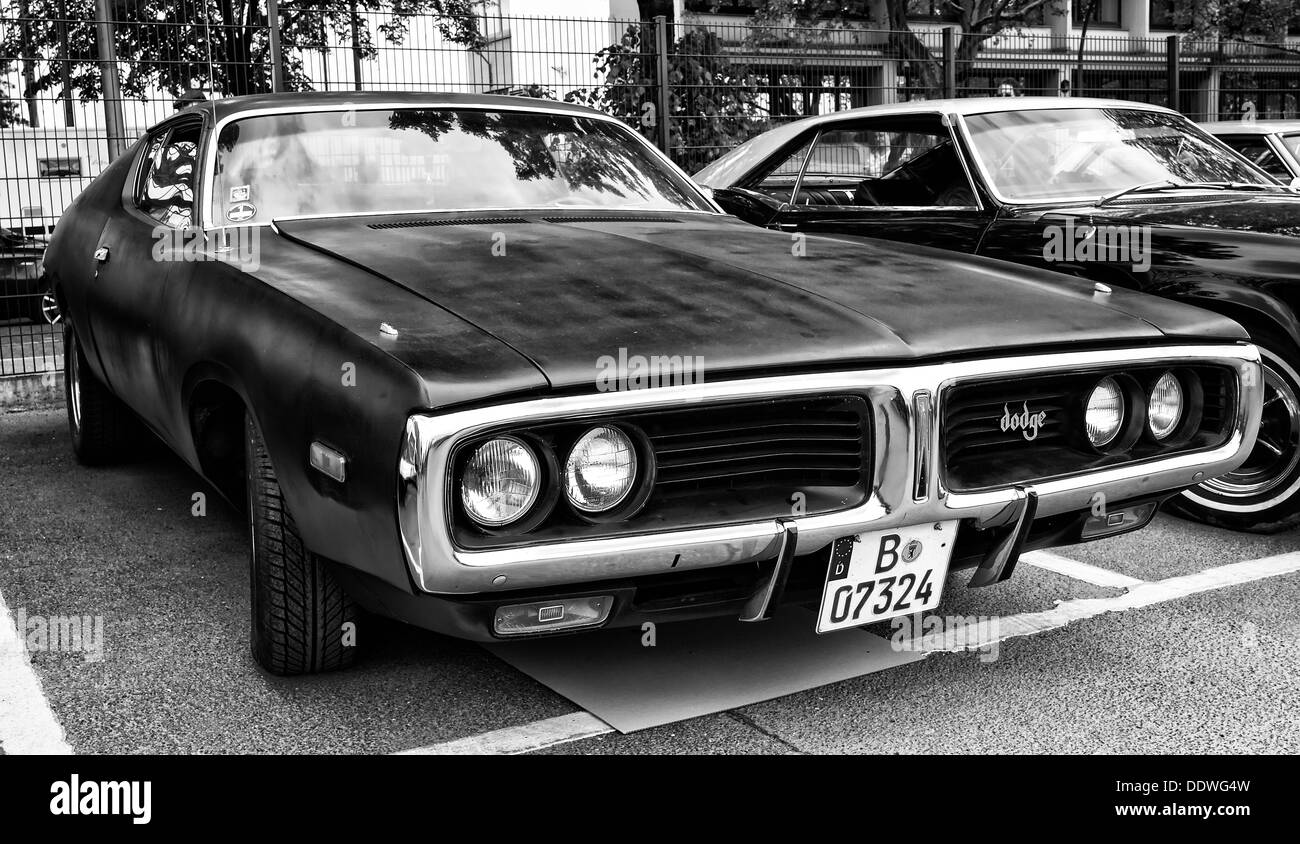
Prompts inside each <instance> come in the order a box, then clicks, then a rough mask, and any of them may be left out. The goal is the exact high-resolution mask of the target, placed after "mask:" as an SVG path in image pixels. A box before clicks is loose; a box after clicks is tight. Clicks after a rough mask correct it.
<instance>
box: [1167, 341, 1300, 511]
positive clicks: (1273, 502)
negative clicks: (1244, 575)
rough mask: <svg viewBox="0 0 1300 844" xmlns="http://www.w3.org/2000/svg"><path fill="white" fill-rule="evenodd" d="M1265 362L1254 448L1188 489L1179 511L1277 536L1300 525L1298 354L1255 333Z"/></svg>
mask: <svg viewBox="0 0 1300 844" xmlns="http://www.w3.org/2000/svg"><path fill="white" fill-rule="evenodd" d="M1251 333H1252V335H1253V337H1252V339H1253V340H1254V342H1255V344H1256V345H1257V346H1258V347H1259V351H1260V355H1261V357H1262V358H1263V364H1264V412H1263V418H1262V419H1261V420H1260V427H1259V438H1258V439H1257V440H1256V441H1255V447H1254V449H1253V450H1252V451H1251V453H1250V457H1248V458H1247V459H1246V462H1245V463H1243V464H1242V465H1241V466H1240V467H1239V468H1237V469H1236V470H1235V471H1232V472H1229V473H1228V474H1226V475H1222V476H1220V477H1218V478H1214V479H1213V480H1210V481H1206V482H1205V483H1203V484H1201V485H1200V486H1197V487H1193V488H1192V489H1189V490H1187V491H1186V492H1184V493H1183V494H1182V495H1180V496H1179V497H1177V498H1175V499H1173V500H1172V501H1171V504H1172V507H1171V509H1173V510H1174V511H1175V512H1178V513H1181V514H1182V515H1186V516H1190V517H1191V518H1194V519H1197V520H1199V521H1203V522H1206V523H1208V524H1212V525H1215V526H1217V527H1224V528H1229V529H1231V530H1245V531H1251V532H1253V533H1277V532H1279V531H1283V530H1286V529H1288V528H1293V527H1295V526H1296V525H1298V524H1300V350H1297V349H1296V348H1295V346H1294V345H1293V344H1291V343H1288V342H1286V341H1285V340H1283V339H1282V338H1280V337H1276V336H1274V335H1272V334H1271V333H1263V332H1255V331H1252V332H1251Z"/></svg>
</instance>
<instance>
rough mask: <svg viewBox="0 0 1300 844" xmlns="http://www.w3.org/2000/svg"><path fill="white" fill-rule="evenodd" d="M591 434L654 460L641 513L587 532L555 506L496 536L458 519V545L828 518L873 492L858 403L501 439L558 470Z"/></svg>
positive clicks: (700, 411)
mask: <svg viewBox="0 0 1300 844" xmlns="http://www.w3.org/2000/svg"><path fill="white" fill-rule="evenodd" d="M594 424H614V425H618V426H620V427H622V428H623V429H624V430H625V431H629V432H633V433H634V434H635V435H636V438H638V439H640V441H641V443H642V445H643V447H645V448H647V449H648V451H649V452H650V453H651V454H652V456H653V462H654V464H655V467H656V469H655V476H654V483H653V485H652V486H651V487H650V489H649V493H648V498H646V499H645V504H644V506H643V507H642V508H640V509H639V510H638V511H637V512H635V513H631V514H629V515H628V516H627V517H626V518H620V519H617V520H613V521H609V522H600V523H596V524H592V523H590V522H589V521H588V520H586V519H583V518H582V517H580V516H579V515H578V514H576V513H574V512H573V511H572V510H571V509H570V508H569V507H568V506H567V504H566V503H565V501H564V500H563V497H562V496H561V497H560V499H559V500H557V501H556V502H555V504H554V505H553V506H552V507H551V509H550V511H549V512H548V513H547V515H546V517H545V518H544V519H541V520H540V521H536V522H535V523H534V524H532V525H530V527H529V529H527V530H526V531H515V532H512V531H510V530H508V529H507V530H503V531H500V532H498V533H497V534H494V535H489V534H487V533H485V532H484V531H482V530H479V529H477V528H475V527H473V525H472V524H470V523H469V522H468V519H467V517H466V516H465V515H464V514H463V513H458V514H457V518H456V519H455V524H456V526H457V527H456V539H457V542H458V543H460V544H461V545H463V546H465V547H470V548H487V547H501V546H503V545H511V544H520V543H527V542H541V541H555V540H561V539H577V538H589V537H590V538H594V537H598V536H609V535H615V534H629V533H637V532H650V531H662V530H674V529H684V528H692V527H705V526H714V525H725V524H738V523H741V522H748V521H755V520H759V519H770V518H780V517H783V516H791V515H795V514H800V515H809V514H817V513H829V512H834V511H837V510H844V509H847V508H850V507H854V506H857V505H859V504H861V503H862V502H863V501H864V500H865V499H866V497H867V491H868V490H869V489H870V487H871V445H870V443H871V436H870V432H871V413H870V405H869V404H868V402H867V401H866V400H865V399H864V398H862V397H860V396H819V397H815V398H799V399H777V400H770V401H748V402H739V403H735V404H726V405H717V406H698V407H686V408H683V409H680V410H678V409H674V410H661V411H650V412H640V413H629V414H623V415H615V416H608V417H601V418H599V419H597V420H587V421H584V422H581V423H574V422H562V423H555V424H551V425H544V426H538V427H534V428H527V429H517V428H512V429H507V430H506V431H502V432H500V433H511V434H514V435H516V436H524V437H527V438H529V439H530V440H531V441H532V442H534V443H537V444H540V445H541V446H542V447H544V448H546V449H547V450H549V452H550V453H551V454H553V455H554V457H555V461H556V463H557V465H560V466H562V465H563V463H564V460H565V457H566V456H567V454H568V453H569V449H570V448H571V447H572V445H573V443H574V442H576V441H577V439H578V438H579V437H581V436H582V434H583V432H585V431H586V430H587V429H588V428H590V427H591V426H592V425H594ZM641 435H643V439H642V438H641ZM480 441H481V440H475V441H474V442H480ZM473 445H474V443H468V444H466V446H464V447H463V448H462V449H460V451H461V453H465V452H467V451H468V450H469V449H471V448H472V447H473Z"/></svg>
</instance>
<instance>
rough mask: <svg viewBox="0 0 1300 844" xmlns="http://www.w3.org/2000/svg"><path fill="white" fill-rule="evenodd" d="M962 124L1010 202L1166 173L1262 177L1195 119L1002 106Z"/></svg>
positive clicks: (1182, 179)
mask: <svg viewBox="0 0 1300 844" xmlns="http://www.w3.org/2000/svg"><path fill="white" fill-rule="evenodd" d="M966 125H967V127H968V128H969V130H970V135H971V142H972V144H973V145H974V148H975V154H976V157H977V158H979V159H980V162H981V163H982V164H983V167H984V171H985V172H986V173H987V174H988V177H989V179H990V181H992V183H993V187H994V188H995V189H996V190H997V192H998V193H999V194H1001V195H1002V196H1004V197H1006V198H1007V199H1010V200H1012V201H1024V202H1033V201H1035V200H1044V199H1067V198H1068V199H1076V198H1078V199H1088V198H1091V199H1096V198H1098V197H1100V196H1105V195H1108V194H1111V193H1114V192H1116V191H1121V190H1124V189H1126V188H1131V187H1133V186H1134V185H1140V184H1149V183H1154V182H1161V181H1166V180H1167V181H1173V182H1178V183H1197V182H1245V183H1249V184H1264V185H1267V184H1270V181H1269V180H1268V178H1267V177H1266V176H1264V175H1263V174H1262V173H1259V172H1257V171H1255V170H1254V169H1252V168H1250V167H1249V166H1247V165H1246V164H1245V163H1243V162H1241V161H1238V160H1237V159H1235V158H1233V157H1231V156H1229V155H1227V154H1226V153H1224V152H1223V151H1222V150H1220V149H1219V148H1218V147H1217V146H1216V145H1215V144H1214V143H1213V141H1211V140H1210V138H1209V136H1208V135H1206V134H1205V133H1204V132H1202V131H1201V130H1200V129H1198V128H1197V127H1196V126H1195V124H1193V123H1191V122H1190V121H1188V120H1186V119H1184V118H1181V117H1177V116H1175V115H1170V114H1163V113H1161V112H1156V111H1144V110H1140V109H1123V108H1105V109H1100V108H1078V109H1042V110H1029V111H1004V112H995V113H992V114H976V115H971V116H969V117H967V118H966Z"/></svg>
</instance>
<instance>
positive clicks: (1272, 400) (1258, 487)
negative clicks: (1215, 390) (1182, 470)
mask: <svg viewBox="0 0 1300 844" xmlns="http://www.w3.org/2000/svg"><path fill="white" fill-rule="evenodd" d="M1284 366H1285V364H1280V363H1279V362H1275V361H1273V360H1271V359H1269V358H1265V360H1264V411H1263V416H1262V417H1261V419H1260V424H1259V438H1258V439H1257V440H1256V441H1255V448H1254V449H1253V450H1252V451H1251V453H1250V457H1249V458H1247V459H1246V462H1245V463H1243V464H1242V465H1241V467H1240V468H1238V469H1237V470H1236V471H1234V472H1229V473H1228V474H1226V475H1223V476H1222V477H1218V478H1215V479H1214V480H1211V481H1207V482H1206V483H1205V484H1204V486H1205V487H1206V489H1207V490H1208V491H1211V492H1214V493H1217V494H1218V495H1221V496H1223V497H1225V498H1254V497H1257V496H1261V495H1266V494H1267V493H1269V492H1271V491H1272V490H1273V489H1275V488H1276V487H1278V486H1279V485H1280V484H1282V483H1284V482H1285V481H1286V480H1287V479H1288V478H1290V477H1291V475H1292V473H1293V472H1294V471H1295V469H1296V466H1297V465H1300V399H1298V398H1297V396H1296V387H1295V382H1293V381H1292V380H1290V379H1289V378H1288V377H1287V376H1286V375H1285V374H1284V373H1283V367H1284Z"/></svg>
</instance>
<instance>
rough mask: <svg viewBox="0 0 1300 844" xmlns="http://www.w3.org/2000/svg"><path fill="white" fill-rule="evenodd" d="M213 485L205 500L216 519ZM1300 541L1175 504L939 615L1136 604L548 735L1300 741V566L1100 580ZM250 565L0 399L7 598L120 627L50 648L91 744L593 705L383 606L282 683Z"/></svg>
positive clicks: (493, 718) (162, 474) (152, 487)
mask: <svg viewBox="0 0 1300 844" xmlns="http://www.w3.org/2000/svg"><path fill="white" fill-rule="evenodd" d="M200 492H201V493H204V494H205V495H206V514H205V515H194V503H195V498H194V496H195V493H200ZM1298 550H1300V532H1295V531H1293V532H1289V533H1285V534H1281V535H1277V536H1272V537H1263V536H1255V535H1249V534H1237V533H1230V532H1227V531H1222V530H1218V529H1215V528H1210V527H1206V526H1203V525H1199V524H1194V523H1191V522H1187V521H1183V520H1180V519H1177V518H1174V517H1171V516H1164V515H1162V516H1159V517H1158V518H1157V520H1156V522H1155V523H1154V524H1153V525H1152V526H1151V527H1149V528H1148V529H1146V530H1143V531H1140V532H1138V533H1136V534H1130V535H1127V536H1123V537H1119V538H1115V539H1110V540H1104V541H1101V542H1096V543H1090V544H1088V545H1081V546H1071V547H1066V548H1061V549H1055V552H1056V553H1057V554H1059V555H1061V556H1063V557H1066V558H1068V560H1073V561H1076V562H1077V563H1082V564H1084V565H1083V566H1080V567H1079V572H1071V573H1069V574H1063V573H1058V572H1057V571H1050V570H1048V569H1046V568H1042V567H1040V566H1038V565H1021V566H1020V567H1019V568H1018V570H1017V572H1016V574H1015V577H1014V578H1013V579H1012V580H1011V581H1009V582H1007V583H1005V584H1001V585H999V586H996V587H991V588H987V589H980V590H969V589H967V588H966V587H965V581H966V579H967V577H968V575H966V574H958V575H956V576H954V577H952V578H950V580H949V582H948V583H947V585H946V589H945V596H944V600H943V605H942V606H941V608H940V610H939V612H942V613H946V614H950V615H972V616H974V615H979V616H999V617H1004V618H1009V619H1022V618H1023V619H1033V618H1037V617H1038V616H1036V615H1035V614H1041V613H1044V612H1047V611H1052V610H1053V609H1054V608H1057V609H1059V608H1060V607H1076V606H1080V605H1087V606H1093V604H1088V603H1087V602H1088V599H1101V603H1099V604H1096V606H1101V607H1103V608H1107V607H1111V603H1107V601H1110V600H1111V599H1114V602H1113V603H1114V606H1115V609H1114V610H1113V611H1112V610H1110V609H1105V611H1098V612H1097V613H1096V614H1093V615H1091V616H1090V617H1082V618H1080V619H1079V620H1074V621H1071V622H1070V623H1068V624H1065V625H1064V626H1061V627H1058V628H1056V629H1046V630H1044V631H1043V632H1032V633H1026V634H1024V635H1013V636H1012V637H1011V638H1008V639H1006V640H1005V641H1002V642H1000V643H999V644H998V647H997V653H996V659H988V658H987V657H988V656H989V654H987V653H986V654H980V653H975V652H960V653H946V652H941V653H931V654H929V655H928V656H926V657H925V658H924V659H921V660H919V661H917V662H914V663H912V664H909V665H904V666H901V667H898V668H893V669H889V670H886V671H881V672H878V673H874V674H868V675H866V676H862V677H858V678H856V679H852V680H848V681H844V682H839V683H835V684H833V685H829V686H822V687H819V688H815V689H812V690H810V691H806V692H801V693H797V694H793V695H789V696H786V697H781V698H778V699H775V700H770V701H766V702H763V703H758V704H753V705H747V706H742V707H739V708H736V709H731V710H728V711H724V712H719V713H716V714H713V715H709V716H705V717H700V718H695V719H692V720H688V721H683V722H678V723H674V724H670V725H667V726H663V727H656V728H652V729H648V730H644V731H641V732H636V733H631V734H627V735H622V734H618V733H613V732H605V733H604V734H601V735H594V736H590V737H587V738H581V739H578V740H565V741H563V742H562V743H558V744H555V745H554V746H551V747H546V748H544V749H541V750H540V751H538V752H544V753H615V752H616V753H862V752H870V753H911V752H934V753H976V752H980V753H989V752H992V753H998V752H1006V753H1020V752H1051V753H1174V752H1176V753H1228V752H1234V753H1236V752H1240V753H1260V752H1279V753H1296V752H1300V726H1298V725H1297V721H1296V716H1295V713H1296V712H1297V709H1298V707H1297V704H1300V661H1298V660H1297V659H1296V657H1295V654H1296V653H1297V652H1300V613H1297V612H1296V607H1297V606H1300V573H1297V572H1296V571H1293V570H1285V571H1283V573H1281V574H1275V575H1272V574H1271V575H1269V576H1257V579H1246V580H1244V581H1242V582H1235V581H1234V582H1232V583H1230V584H1228V585H1223V586H1222V587H1221V588H1207V589H1200V590H1199V591H1194V592H1192V593H1190V594H1186V595H1183V596H1181V597H1179V596H1178V595H1177V594H1174V596H1173V597H1170V596H1168V595H1163V593H1162V597H1160V599H1159V600H1158V601H1155V602H1153V603H1149V604H1148V605H1140V606H1134V607H1132V608H1123V607H1121V606H1120V604H1121V603H1122V600H1123V598H1124V596H1125V595H1126V593H1134V594H1137V593H1138V590H1133V589H1132V588H1131V585H1130V588H1128V589H1126V588H1125V587H1121V586H1116V585H1113V584H1112V585H1097V583H1096V582H1089V578H1090V572H1091V573H1092V574H1093V575H1095V574H1096V573H1097V571H1098V570H1100V571H1101V572H1102V573H1107V572H1109V573H1118V574H1120V575H1123V576H1126V577H1127V578H1134V579H1136V580H1139V581H1144V582H1145V583H1147V584H1156V586H1155V587H1154V588H1157V589H1159V588H1162V587H1161V586H1160V584H1165V583H1169V584H1173V583H1182V582H1184V581H1185V580H1186V578H1185V576H1187V575H1192V574H1194V573H1196V572H1200V571H1202V570H1205V569H1211V568H1218V567H1222V566H1229V568H1231V567H1232V564H1235V563H1240V562H1242V561H1252V560H1259V559H1261V558H1273V557H1276V556H1277V555H1285V554H1289V553H1291V552H1296V551H1298ZM1067 568H1068V566H1067ZM1238 568H1241V567H1238ZM1246 568H1249V567H1246ZM1080 572H1081V574H1080ZM1180 578H1182V580H1180ZM1091 579H1092V580H1094V581H1096V580H1100V581H1101V582H1103V583H1107V582H1108V581H1107V580H1106V578H1097V577H1091ZM1120 580H1123V578H1120ZM247 581H248V571H247V559H246V555H245V548H244V529H243V525H242V521H241V519H240V517H239V516H238V515H236V514H235V513H234V512H233V511H231V510H230V509H229V508H228V507H227V506H226V505H225V504H224V503H222V502H221V501H220V500H219V499H217V497H216V496H215V494H214V493H212V492H211V490H209V489H208V488H207V487H206V486H205V485H204V484H203V483H202V481H200V480H199V479H198V478H197V477H196V476H195V475H194V474H193V473H192V472H190V471H189V469H188V468H186V467H185V466H184V465H183V464H182V463H180V461H179V460H177V459H176V458H174V457H173V456H171V455H170V454H168V453H167V452H165V451H164V450H163V449H162V448H161V447H159V448H158V449H157V450H155V451H154V452H152V453H150V454H147V455H145V456H143V457H142V459H140V460H139V461H137V462H135V463H132V464H130V465H125V466H116V467H111V468H99V469H88V468H85V467H82V466H80V465H78V464H77V463H76V461H75V460H74V458H73V456H72V453H71V450H70V447H69V444H68V439H67V431H66V422H65V417H64V413H63V410H62V409H61V408H58V409H53V410H38V411H27V412H21V413H0V599H2V601H3V605H7V607H8V609H9V612H10V614H11V615H13V616H15V617H17V616H18V614H19V613H20V612H21V614H22V617H23V618H28V619H30V618H36V617H46V618H53V617H69V616H77V617H95V618H102V620H103V641H104V647H103V650H102V651H101V652H99V653H98V654H96V655H95V657H94V658H93V659H87V656H88V654H87V653H75V652H74V653H61V652H50V651H39V650H38V651H36V652H33V653H31V654H30V661H31V665H32V666H33V668H34V670H35V674H36V677H37V678H38V679H39V683H40V689H41V691H42V693H43V695H44V698H45V700H46V701H47V702H48V707H49V710H50V711H51V712H52V713H53V715H54V717H55V718H56V719H57V722H58V724H59V725H60V726H61V728H62V731H63V735H64V737H65V740H66V743H67V745H68V746H69V747H70V749H71V750H72V751H73V752H77V753H289V752H308V753H389V752H398V751H408V750H412V749H416V748H430V747H432V748H433V749H434V750H437V749H438V748H440V747H444V746H447V743H454V742H457V741H460V740H465V739H467V738H471V737H476V736H482V735H484V734H491V735H497V734H503V735H507V736H510V735H517V734H518V731H519V730H520V729H522V728H525V727H528V726H529V725H536V724H539V723H541V724H542V725H546V724H552V723H558V722H565V723H567V721H565V719H563V718H561V716H568V715H573V714H575V713H576V710H577V707H575V706H574V705H573V704H572V703H570V702H569V701H567V700H566V699H564V698H563V697H561V696H559V695H558V694H556V693H555V692H553V691H551V690H550V689H548V688H546V687H545V686H543V685H541V684H539V683H538V682H536V681H534V680H533V679H531V678H530V677H528V676H526V675H524V674H521V673H519V672H518V671H516V670H515V669H513V668H511V667H510V666H508V665H507V664H506V663H504V662H502V661H500V660H498V659H497V658H496V657H494V656H492V655H491V654H489V653H488V652H487V651H486V650H484V649H483V648H481V647H479V646H478V645H475V644H471V643H466V642H460V641H455V640H451V639H447V638H445V637H442V636H438V635H435V634H432V633H428V632H423V631H420V630H416V629H414V628H409V627H406V626H403V625H400V624H397V623H393V622H387V621H382V620H375V621H370V622H368V623H367V624H366V626H365V627H364V629H363V631H362V635H363V636H364V640H363V641H361V642H360V644H361V646H362V648H363V652H362V654H361V658H360V660H359V663H358V665H357V667H356V668H355V669H353V670H351V671H348V672H344V673H339V674H333V675H326V676H319V677H310V678H289V679H285V678H275V677H271V676H268V675H266V674H264V673H262V672H261V671H259V670H258V669H257V667H256V666H255V665H254V663H253V661H252V659H251V657H250V655H249V653H248V645H247V634H248V630H247V627H248V594H247V592H248V588H247V587H248V583H247ZM1126 582H1127V581H1126ZM1130 584H1131V582H1130ZM1144 588H1146V587H1143V586H1140V587H1139V590H1140V589H1144ZM1061 602H1066V603H1064V604H1062V603H1061ZM1080 602H1083V603H1082V604H1081V603H1080ZM1129 603H1134V602H1131V601H1130V602H1129ZM1137 603H1141V602H1137ZM736 628H737V630H736V635H738V636H743V635H745V631H746V629H747V627H746V626H745V625H740V624H737V625H736ZM659 635H660V636H665V635H672V626H671V625H665V626H663V628H661V631H660V634H659ZM834 635H842V634H834ZM570 720H571V719H570ZM4 735H5V725H4V724H0V740H3V737H4ZM561 738H562V737H561ZM556 740H557V741H559V740H560V739H556ZM546 743H547V742H542V743H541V744H546ZM11 750H12V748H11ZM3 751H4V745H3V744H0V752H3Z"/></svg>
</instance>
